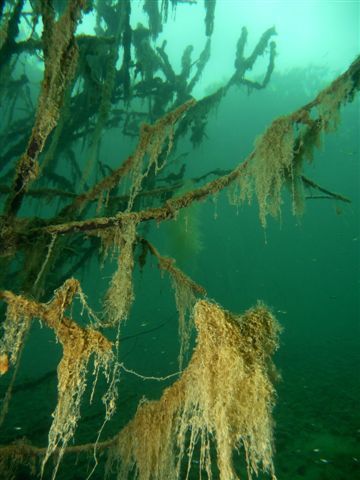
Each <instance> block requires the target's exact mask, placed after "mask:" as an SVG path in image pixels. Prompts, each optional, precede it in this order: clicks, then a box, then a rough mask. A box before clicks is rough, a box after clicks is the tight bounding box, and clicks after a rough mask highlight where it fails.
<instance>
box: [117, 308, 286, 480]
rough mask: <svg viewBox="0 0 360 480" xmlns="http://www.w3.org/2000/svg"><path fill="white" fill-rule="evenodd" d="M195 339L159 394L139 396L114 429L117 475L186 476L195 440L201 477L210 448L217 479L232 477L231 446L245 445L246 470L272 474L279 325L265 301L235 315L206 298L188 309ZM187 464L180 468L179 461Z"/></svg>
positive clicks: (163, 479) (159, 479)
mask: <svg viewBox="0 0 360 480" xmlns="http://www.w3.org/2000/svg"><path fill="white" fill-rule="evenodd" d="M194 318H195V324H196V328H197V331H198V339H197V344H196V347H195V349H194V352H193V355H192V358H191V360H190V363H189V365H188V367H187V368H186V369H185V370H184V372H183V373H182V375H181V377H180V378H179V379H178V380H177V381H176V382H175V383H174V384H173V385H172V386H171V387H169V388H167V389H166V390H165V391H164V393H163V395H162V397H161V398H160V400H158V401H148V400H144V401H143V402H142V403H141V404H140V406H139V407H138V410H137V412H136V414H135V417H134V418H133V420H132V421H130V423H129V424H128V425H127V426H126V427H125V428H124V429H123V430H122V431H121V432H120V433H119V434H118V436H117V437H116V439H115V441H114V442H113V446H112V448H111V451H110V456H109V461H108V470H110V469H111V468H112V467H113V466H114V465H116V466H117V471H118V474H117V478H118V479H119V480H120V479H126V478H129V477H128V475H129V474H130V473H134V477H133V478H136V479H138V480H150V479H156V480H167V479H170V478H171V479H174V480H175V479H177V478H180V474H182V475H181V478H184V479H188V478H190V477H189V475H190V470H191V466H192V460H193V457H194V453H195V447H199V448H200V457H199V466H197V468H199V478H201V472H204V471H205V472H206V475H207V478H209V479H210V480H211V479H212V478H214V476H213V470H212V468H213V467H212V466H213V460H214V458H213V457H214V450H213V449H216V463H217V468H218V471H219V477H218V478H219V479H220V480H236V479H239V475H238V473H237V472H236V468H235V466H234V462H233V453H234V451H239V450H240V449H241V448H243V451H244V458H245V462H246V466H247V474H248V478H251V476H252V474H256V475H257V474H258V473H259V471H260V470H262V471H264V472H268V473H270V474H271V476H272V478H273V479H275V473H274V465H273V460H272V457H273V446H272V443H273V438H272V437H273V420H272V408H273V405H274V398H275V390H274V387H273V385H272V382H271V378H270V373H271V371H273V368H274V367H273V366H272V363H271V358H270V357H271V355H272V354H273V353H274V351H275V350H276V348H277V346H278V334H279V330H280V327H279V325H278V323H277V322H276V320H275V319H274V317H273V316H272V315H271V314H270V313H269V311H268V310H267V309H266V308H265V307H264V306H263V305H258V306H257V307H255V308H253V309H251V310H249V311H247V312H246V313H245V314H244V315H242V316H240V317H235V316H233V315H231V314H230V313H229V312H226V311H224V310H222V309H221V307H219V306H218V305H216V304H214V303H211V302H209V301H205V300H200V301H198V302H197V304H196V305H195V309H194ZM184 468H185V473H184V472H183V469H184Z"/></svg>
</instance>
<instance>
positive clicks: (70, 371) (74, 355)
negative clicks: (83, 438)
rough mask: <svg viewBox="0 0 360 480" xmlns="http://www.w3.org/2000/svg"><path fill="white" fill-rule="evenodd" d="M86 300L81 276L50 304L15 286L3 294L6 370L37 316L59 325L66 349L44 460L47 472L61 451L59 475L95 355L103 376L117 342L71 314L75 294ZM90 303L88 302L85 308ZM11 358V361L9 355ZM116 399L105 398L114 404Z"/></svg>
mask: <svg viewBox="0 0 360 480" xmlns="http://www.w3.org/2000/svg"><path fill="white" fill-rule="evenodd" d="M76 294H78V295H79V297H80V299H81V301H82V302H85V297H84V295H83V293H82V291H81V287H80V284H79V282H78V281H77V280H75V279H73V278H71V279H68V280H66V282H65V283H64V284H63V285H62V286H61V287H60V288H58V289H57V290H56V291H55V294H54V297H53V299H52V300H51V301H50V302H49V303H46V304H45V303H38V302H36V301H34V300H30V299H27V298H25V297H23V296H20V295H15V294H13V293H12V292H10V291H3V292H0V298H1V299H2V300H5V302H6V303H7V305H8V308H7V315H6V319H5V324H4V336H3V338H2V339H1V342H0V362H1V370H2V371H1V373H2V374H4V373H6V371H7V368H5V366H6V367H8V364H9V363H10V364H11V365H15V363H16V360H17V355H18V352H19V350H20V347H21V344H22V341H23V332H24V331H26V330H27V327H28V325H29V322H30V321H31V319H32V318H39V319H40V320H41V321H42V322H44V323H45V324H46V325H47V326H48V327H50V328H51V329H53V330H54V333H55V334H56V337H57V339H58V341H59V342H60V344H61V345H62V348H63V354H62V358H61V361H60V363H59V365H58V369H57V376H58V401H57V405H56V408H55V411H54V412H53V414H52V416H53V421H52V425H51V428H50V431H49V441H48V447H47V450H46V453H45V455H44V458H43V462H42V473H43V471H44V467H45V464H46V462H47V460H48V459H49V457H50V456H51V455H52V454H53V453H55V452H56V462H55V469H54V471H53V475H52V478H55V476H56V472H57V469H58V467H59V465H60V461H61V459H62V456H63V454H64V452H65V449H66V446H67V444H68V443H69V441H70V440H71V439H72V438H73V436H74V433H75V430H76V427H77V423H78V420H79V418H80V405H81V399H82V396H83V393H84V391H85V388H86V374H87V370H88V364H89V360H90V357H91V356H93V357H94V373H95V377H96V376H97V374H98V372H99V370H100V369H101V368H102V369H103V370H104V372H105V375H106V376H108V375H109V370H110V365H111V364H112V363H113V361H114V358H113V353H112V344H111V343H110V342H109V340H107V339H106V338H105V337H104V336H103V335H102V334H101V333H99V332H98V331H96V330H94V329H93V328H89V327H88V328H82V327H80V326H79V325H77V323H75V322H74V321H73V320H71V319H70V318H68V317H66V316H65V310H66V309H67V308H68V307H69V306H70V304H71V302H72V300H73V298H74V296H75V295H76ZM85 306H86V305H84V307H85ZM9 358H10V362H9V361H8V359H9ZM110 402H111V399H105V404H106V408H107V409H108V408H109V403H110Z"/></svg>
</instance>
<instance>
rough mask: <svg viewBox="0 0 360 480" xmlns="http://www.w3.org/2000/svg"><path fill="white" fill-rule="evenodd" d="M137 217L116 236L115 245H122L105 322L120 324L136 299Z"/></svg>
mask: <svg viewBox="0 0 360 480" xmlns="http://www.w3.org/2000/svg"><path fill="white" fill-rule="evenodd" d="M136 225H137V222H136V218H131V219H129V220H128V221H127V222H126V223H123V225H122V227H121V229H120V230H119V229H117V230H118V231H117V233H116V235H115V237H114V239H115V240H116V244H115V246H116V245H117V246H119V245H120V254H119V255H118V267H117V269H116V271H115V273H114V275H113V277H112V279H111V282H110V286H109V289H108V291H107V292H106V298H105V302H104V310H105V317H106V320H105V324H106V325H109V326H114V325H118V324H119V323H120V322H121V321H124V320H125V319H126V318H127V316H128V313H129V310H130V307H131V305H132V302H133V301H134V292H133V282H132V274H133V270H134V243H135V240H136Z"/></svg>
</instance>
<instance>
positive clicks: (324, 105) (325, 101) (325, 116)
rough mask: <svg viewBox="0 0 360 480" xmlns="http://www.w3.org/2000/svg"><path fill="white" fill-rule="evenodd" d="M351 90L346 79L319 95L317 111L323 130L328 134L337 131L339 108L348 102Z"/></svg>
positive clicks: (350, 83)
mask: <svg viewBox="0 0 360 480" xmlns="http://www.w3.org/2000/svg"><path fill="white" fill-rule="evenodd" d="M352 89H353V83H352V80H351V78H347V79H345V80H344V79H339V81H337V82H334V83H332V84H331V85H330V87H328V88H326V89H325V90H323V91H322V92H321V93H320V95H319V96H318V100H319V106H318V110H319V116H320V120H321V124H322V125H321V126H322V129H323V130H325V131H327V132H328V131H335V130H336V129H337V127H338V124H339V121H340V107H341V105H342V104H343V103H345V102H346V101H348V97H349V94H350V92H351V91H352Z"/></svg>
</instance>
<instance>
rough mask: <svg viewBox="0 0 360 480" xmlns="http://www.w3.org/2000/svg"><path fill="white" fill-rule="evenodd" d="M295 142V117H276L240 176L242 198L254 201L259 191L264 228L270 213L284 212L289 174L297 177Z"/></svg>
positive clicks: (260, 211) (261, 218) (260, 212)
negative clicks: (293, 167)
mask: <svg viewBox="0 0 360 480" xmlns="http://www.w3.org/2000/svg"><path fill="white" fill-rule="evenodd" d="M294 141H295V138H294V132H293V125H292V119H291V117H280V118H278V119H276V120H275V121H274V122H273V123H272V124H271V125H270V127H269V128H268V129H267V130H266V132H265V133H264V134H263V135H262V136H261V137H260V138H259V139H258V140H257V142H256V150H255V155H254V156H253V158H252V159H251V160H250V162H249V165H248V167H247V169H246V174H245V175H241V176H240V177H239V184H240V191H241V200H245V199H246V198H247V199H248V200H249V201H250V200H251V197H252V193H253V190H255V193H256V197H257V199H258V203H259V215H260V221H261V225H262V226H263V227H265V226H266V217H267V215H268V214H271V215H273V216H277V215H278V214H279V213H280V208H281V203H282V200H281V189H282V186H283V184H284V181H285V180H286V178H287V177H289V174H290V175H291V177H292V176H293V171H292V162H293V148H294Z"/></svg>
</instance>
